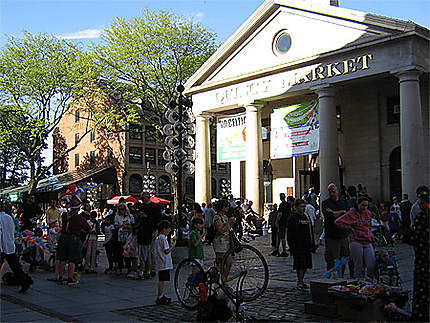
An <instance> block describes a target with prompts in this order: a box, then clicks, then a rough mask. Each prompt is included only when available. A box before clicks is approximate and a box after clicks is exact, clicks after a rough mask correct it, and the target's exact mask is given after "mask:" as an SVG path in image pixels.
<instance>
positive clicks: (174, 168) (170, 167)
mask: <svg viewBox="0 0 430 323" xmlns="http://www.w3.org/2000/svg"><path fill="white" fill-rule="evenodd" d="M164 169H165V170H166V172H167V173H169V174H176V173H177V172H178V171H179V166H178V165H176V164H175V163H172V162H168V163H167V164H166V165H165V166H164Z"/></svg>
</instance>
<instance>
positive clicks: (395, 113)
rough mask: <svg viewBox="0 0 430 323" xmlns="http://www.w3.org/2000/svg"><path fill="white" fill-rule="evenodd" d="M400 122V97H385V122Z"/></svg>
mask: <svg viewBox="0 0 430 323" xmlns="http://www.w3.org/2000/svg"><path fill="white" fill-rule="evenodd" d="M399 123H400V97H399V96H389V97H387V124H399Z"/></svg>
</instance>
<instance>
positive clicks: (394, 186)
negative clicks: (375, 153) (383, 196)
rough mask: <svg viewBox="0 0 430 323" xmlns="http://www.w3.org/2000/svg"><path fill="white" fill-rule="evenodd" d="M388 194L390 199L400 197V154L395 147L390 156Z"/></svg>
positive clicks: (399, 149) (398, 148) (398, 149)
mask: <svg viewBox="0 0 430 323" xmlns="http://www.w3.org/2000/svg"><path fill="white" fill-rule="evenodd" d="M390 194H391V197H393V196H397V197H399V198H400V199H401V196H402V152H401V148H400V146H399V147H396V148H394V149H393V151H392V152H391V154H390Z"/></svg>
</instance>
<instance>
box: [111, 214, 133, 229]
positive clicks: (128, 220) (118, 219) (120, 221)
mask: <svg viewBox="0 0 430 323" xmlns="http://www.w3.org/2000/svg"><path fill="white" fill-rule="evenodd" d="M124 224H134V217H133V216H132V215H131V214H129V215H128V216H119V215H115V225H117V226H122V225H124Z"/></svg>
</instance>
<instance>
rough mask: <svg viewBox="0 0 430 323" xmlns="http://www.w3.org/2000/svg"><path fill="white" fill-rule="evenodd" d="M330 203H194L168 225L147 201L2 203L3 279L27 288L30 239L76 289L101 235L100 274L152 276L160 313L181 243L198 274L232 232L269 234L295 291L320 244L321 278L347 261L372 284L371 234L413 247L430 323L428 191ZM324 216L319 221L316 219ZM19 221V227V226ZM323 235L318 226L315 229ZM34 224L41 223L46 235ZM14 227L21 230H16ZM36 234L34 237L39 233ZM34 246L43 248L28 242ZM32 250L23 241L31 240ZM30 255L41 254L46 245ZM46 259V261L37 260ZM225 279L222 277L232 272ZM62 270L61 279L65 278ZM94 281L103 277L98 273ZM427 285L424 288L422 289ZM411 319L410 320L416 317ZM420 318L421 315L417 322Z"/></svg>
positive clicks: (358, 195) (91, 267) (359, 193)
mask: <svg viewBox="0 0 430 323" xmlns="http://www.w3.org/2000/svg"><path fill="white" fill-rule="evenodd" d="M327 191H328V194H329V198H328V199H326V200H324V201H320V200H319V195H318V194H317V192H316V191H315V190H314V189H313V188H312V189H310V190H309V191H308V192H306V193H305V194H304V195H303V196H302V197H301V198H298V199H295V198H294V197H292V196H286V195H285V194H284V193H281V194H280V197H279V198H280V203H279V206H278V205H277V204H273V205H270V206H268V207H267V208H265V212H264V214H259V213H258V212H256V211H255V210H254V209H253V203H252V201H248V200H247V199H245V200H243V201H242V200H240V199H234V198H233V196H229V198H228V199H221V200H218V201H216V202H214V203H209V204H208V205H206V204H205V203H202V205H199V204H198V203H192V204H190V205H188V206H184V211H185V212H184V213H183V214H182V215H181V216H171V215H170V213H169V210H168V209H167V210H161V208H160V206H159V205H158V204H156V203H153V202H152V201H151V200H150V195H149V194H148V193H147V192H143V193H142V196H141V198H142V200H141V202H137V203H135V204H130V203H129V204H127V203H125V200H120V201H119V204H118V205H117V206H116V207H114V208H111V209H105V210H104V211H103V212H102V211H101V210H91V209H89V208H88V207H86V206H85V205H82V201H80V200H79V199H71V200H70V201H69V204H68V205H63V206H62V207H60V208H59V207H58V206H57V203H56V201H53V202H52V203H51V204H50V206H49V208H48V209H47V210H46V211H45V212H42V210H41V209H40V208H39V207H38V205H37V204H36V203H35V201H34V197H32V196H29V197H28V198H27V199H26V201H25V202H24V203H23V204H22V205H21V207H20V208H19V209H17V208H15V207H13V206H12V205H10V204H4V203H2V204H1V210H0V211H1V212H0V215H1V217H0V223H1V236H2V243H1V248H2V249H1V251H2V261H3V264H2V268H1V274H3V273H4V272H5V271H6V269H7V266H9V267H10V269H11V270H12V271H13V273H14V274H15V276H16V278H17V279H18V281H19V285H21V290H20V291H22V292H24V291H26V290H27V289H28V288H29V287H30V285H31V284H32V283H33V281H32V279H31V278H30V276H28V275H27V274H25V273H24V272H23V270H22V268H21V265H20V263H19V258H18V257H17V253H16V249H17V248H19V242H20V239H19V237H20V236H21V237H22V236H23V235H24V234H25V233H27V234H30V233H31V234H30V236H32V237H33V240H32V242H33V244H34V241H40V238H41V237H42V236H44V237H45V238H46V240H47V241H48V246H47V250H48V252H49V251H50V252H52V253H55V260H56V263H55V269H56V277H55V280H56V281H57V283H58V284H64V283H66V284H77V283H78V282H79V277H78V276H77V274H76V266H77V267H78V269H79V271H81V272H85V273H88V274H94V273H97V271H96V267H97V263H98V261H97V255H98V249H97V247H98V245H99V244H98V241H99V236H100V235H101V234H103V235H104V241H103V247H104V249H105V251H106V257H107V261H108V267H107V268H105V269H104V273H105V274H117V275H126V277H128V278H132V279H151V278H152V277H154V276H155V275H156V272H158V285H157V286H158V287H157V296H158V297H157V299H156V304H169V303H170V302H171V299H170V298H168V297H167V296H165V295H164V283H165V282H166V281H169V280H170V270H172V269H173V263H172V257H171V252H172V250H173V249H174V248H175V246H176V240H177V239H178V238H179V239H180V241H181V242H182V243H184V242H185V243H184V244H185V245H187V246H188V249H189V250H188V256H189V258H191V259H195V260H196V261H198V262H199V263H200V264H201V265H203V261H204V249H203V243H208V244H212V246H213V250H214V253H215V256H216V263H217V264H218V265H219V264H220V263H221V260H222V259H223V257H224V255H225V253H226V252H227V250H228V248H229V247H230V234H231V232H232V231H233V232H235V233H236V235H237V237H238V238H239V239H241V240H246V239H252V238H255V237H257V236H261V235H265V234H267V230H269V229H270V231H271V245H272V248H273V251H272V252H271V255H272V256H279V257H288V256H290V255H291V256H292V258H293V268H294V270H296V272H297V286H298V287H299V288H303V289H306V288H308V287H309V286H308V285H307V284H306V283H305V275H306V271H307V270H308V269H310V268H312V253H314V252H315V251H316V250H317V249H318V248H319V247H320V246H321V245H324V247H325V250H324V257H325V262H326V269H327V271H330V270H332V269H333V268H334V267H335V265H336V261H339V260H341V259H342V258H343V259H348V260H349V262H348V266H343V267H342V268H341V273H342V275H345V270H346V268H349V275H350V277H351V278H362V277H364V276H366V277H370V278H373V277H375V276H376V274H377V261H376V255H375V250H374V245H373V238H374V233H375V232H380V233H381V234H383V235H384V237H386V240H387V242H388V243H391V244H392V243H393V242H394V241H395V240H401V239H402V240H403V241H405V242H407V243H410V244H412V245H414V247H415V254H416V257H415V275H414V297H413V299H414V303H413V313H412V315H413V317H414V318H417V317H418V318H419V319H421V318H422V315H424V318H428V313H427V316H426V315H425V313H424V314H423V311H422V307H423V306H424V307H425V306H427V307H425V308H428V243H429V242H428V230H429V229H428V228H429V225H428V203H429V201H428V194H429V190H428V188H427V187H425V186H421V187H419V188H418V189H417V198H418V200H417V201H416V202H415V203H412V202H410V201H409V199H408V196H407V195H404V196H403V200H401V201H399V199H398V198H397V197H393V198H392V203H391V204H389V203H386V202H385V203H379V204H376V203H374V202H373V201H372V199H371V197H370V196H369V195H368V194H367V193H366V190H365V188H363V187H362V186H361V185H358V186H357V187H355V186H350V187H348V188H346V187H341V189H340V190H339V189H338V187H337V186H336V185H335V184H330V185H329V186H328V187H327ZM320 210H321V212H320ZM18 218H19V221H18ZM321 222H322V223H323V225H320V227H321V229H322V230H320V228H319V226H318V225H317V224H318V223H321ZM37 223H39V224H40V223H43V224H44V225H45V227H43V226H42V228H43V229H44V230H46V232H47V234H46V235H43V232H42V230H41V228H40V227H37ZM17 226H18V228H17ZM39 231H40V232H39ZM34 238H36V239H37V238H39V240H34ZM27 242H28V241H27ZM37 246H38V247H40V248H36V250H37V251H38V252H39V254H40V250H39V249H42V250H45V249H44V248H42V247H43V246H42V245H37ZM42 258H43V252H42ZM231 262H232V259H228V260H227V266H226V268H224V271H223V272H221V274H223V275H228V271H229V264H230V265H231ZM66 265H67V269H68V270H67V277H66V278H64V276H65V275H66V273H65V271H66ZM99 272H100V270H99ZM418 286H427V289H424V290H423V288H421V287H420V288H418ZM414 315H415V316H414ZM420 315H421V316H420Z"/></svg>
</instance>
